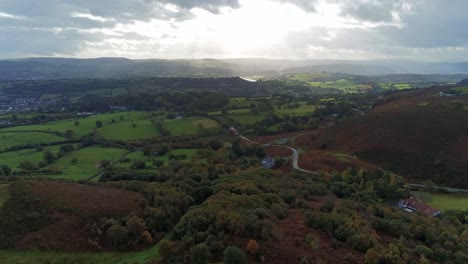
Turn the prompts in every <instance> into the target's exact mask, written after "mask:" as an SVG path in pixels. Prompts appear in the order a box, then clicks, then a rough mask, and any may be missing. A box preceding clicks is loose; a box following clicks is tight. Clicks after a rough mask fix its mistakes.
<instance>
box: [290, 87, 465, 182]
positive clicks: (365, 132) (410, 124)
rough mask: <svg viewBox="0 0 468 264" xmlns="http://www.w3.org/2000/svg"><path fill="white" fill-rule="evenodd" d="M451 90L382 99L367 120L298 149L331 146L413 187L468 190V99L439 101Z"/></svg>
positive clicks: (329, 131)
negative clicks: (416, 184) (431, 183)
mask: <svg viewBox="0 0 468 264" xmlns="http://www.w3.org/2000/svg"><path fill="white" fill-rule="evenodd" d="M448 89H450V88H440V87H438V88H429V89H422V90H416V91H408V92H400V93H396V94H392V95H389V96H385V97H382V98H381V100H380V103H378V105H376V106H375V107H374V109H372V110H371V111H369V112H368V113H366V114H365V115H363V116H356V117H352V118H349V119H345V120H342V121H340V122H339V123H338V124H337V125H335V126H331V127H330V128H328V129H326V130H324V131H323V132H322V133H321V134H320V135H319V136H318V137H317V138H315V139H307V138H304V139H302V142H301V140H299V141H298V142H295V143H296V145H298V146H301V148H304V149H305V150H320V145H321V144H327V145H328V149H327V151H337V152H343V153H347V154H352V155H356V156H358V157H359V158H361V159H362V160H365V161H368V162H371V163H373V164H377V165H379V166H381V167H383V168H385V169H388V170H391V171H393V172H395V173H398V174H401V175H402V176H405V177H407V178H409V179H411V180H412V181H420V182H424V181H426V180H432V181H434V182H436V183H438V184H441V185H447V186H454V187H463V188H468V173H467V171H468V152H467V151H466V150H467V149H468V96H467V95H466V94H465V95H462V96H439V93H440V92H444V91H446V90H448Z"/></svg>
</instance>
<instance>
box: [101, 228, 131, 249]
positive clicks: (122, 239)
mask: <svg viewBox="0 0 468 264" xmlns="http://www.w3.org/2000/svg"><path fill="white" fill-rule="evenodd" d="M106 237H107V239H108V240H109V241H110V242H111V243H112V244H113V245H123V244H126V243H127V239H128V231H127V229H125V227H123V226H121V225H113V226H111V227H110V228H109V229H108V230H107V232H106Z"/></svg>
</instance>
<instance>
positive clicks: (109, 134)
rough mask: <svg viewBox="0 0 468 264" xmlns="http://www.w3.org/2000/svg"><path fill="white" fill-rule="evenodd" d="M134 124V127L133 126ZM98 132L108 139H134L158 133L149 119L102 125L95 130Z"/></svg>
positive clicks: (149, 136)
mask: <svg viewBox="0 0 468 264" xmlns="http://www.w3.org/2000/svg"><path fill="white" fill-rule="evenodd" d="M133 125H135V128H133ZM97 132H98V134H99V135H101V136H102V137H104V138H105V139H109V140H121V141H126V140H136V139H147V138H153V137H157V136H158V135H159V133H158V131H157V130H156V127H155V125H154V124H152V123H151V121H150V120H137V121H134V122H120V123H116V124H111V125H108V126H104V127H102V128H100V129H98V130H97Z"/></svg>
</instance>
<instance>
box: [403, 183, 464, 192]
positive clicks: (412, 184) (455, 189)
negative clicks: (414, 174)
mask: <svg viewBox="0 0 468 264" xmlns="http://www.w3.org/2000/svg"><path fill="white" fill-rule="evenodd" d="M408 186H410V187H417V188H426V185H425V184H419V183H408ZM433 187H434V188H442V189H445V190H447V191H448V192H451V193H460V192H463V193H468V190H467V189H458V188H449V187H441V186H433Z"/></svg>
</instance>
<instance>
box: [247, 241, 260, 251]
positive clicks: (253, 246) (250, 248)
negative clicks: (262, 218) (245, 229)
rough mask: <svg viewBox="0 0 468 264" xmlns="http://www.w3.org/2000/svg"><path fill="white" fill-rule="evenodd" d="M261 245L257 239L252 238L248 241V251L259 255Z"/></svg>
mask: <svg viewBox="0 0 468 264" xmlns="http://www.w3.org/2000/svg"><path fill="white" fill-rule="evenodd" d="M259 249H260V246H259V245H258V243H257V241H255V240H253V239H250V240H249V242H248V243H247V252H248V253H249V254H252V255H257V254H258V251H259Z"/></svg>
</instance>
